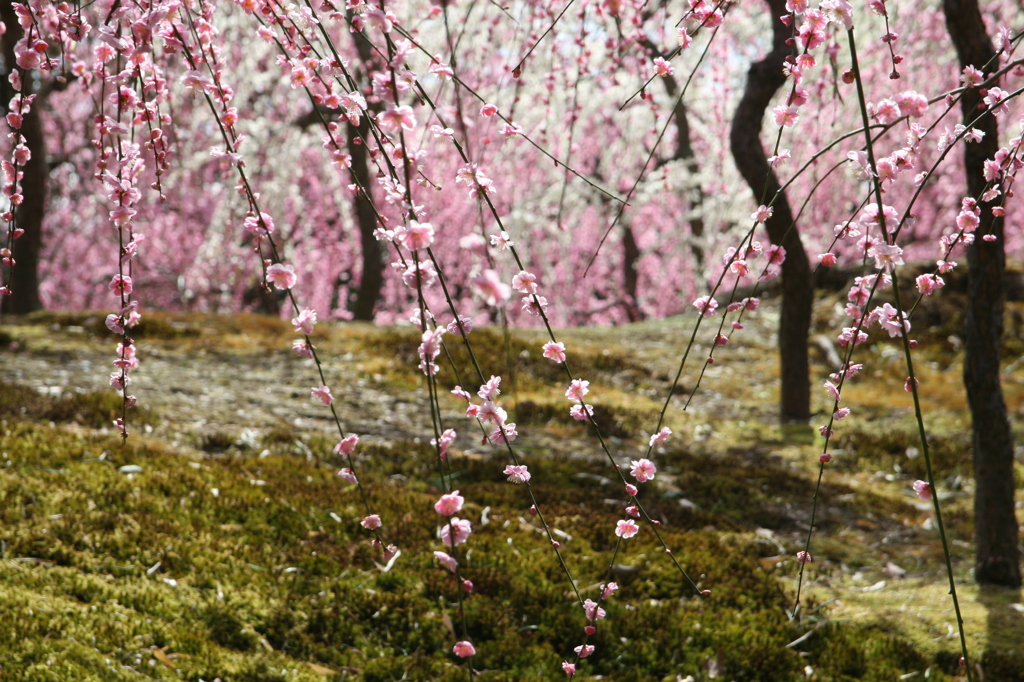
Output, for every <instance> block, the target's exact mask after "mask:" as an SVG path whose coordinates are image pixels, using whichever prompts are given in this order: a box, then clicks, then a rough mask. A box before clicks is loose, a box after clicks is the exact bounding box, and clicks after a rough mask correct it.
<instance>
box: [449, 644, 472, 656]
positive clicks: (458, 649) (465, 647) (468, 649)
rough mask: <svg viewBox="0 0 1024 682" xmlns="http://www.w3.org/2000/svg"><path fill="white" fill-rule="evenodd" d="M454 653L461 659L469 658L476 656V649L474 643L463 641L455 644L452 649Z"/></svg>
mask: <svg viewBox="0 0 1024 682" xmlns="http://www.w3.org/2000/svg"><path fill="white" fill-rule="evenodd" d="M452 652H453V653H454V654H455V655H456V656H458V657H459V658H469V657H470V656H475V655H476V648H475V647H474V646H473V643H472V642H466V641H462V642H456V643H455V646H453V647H452Z"/></svg>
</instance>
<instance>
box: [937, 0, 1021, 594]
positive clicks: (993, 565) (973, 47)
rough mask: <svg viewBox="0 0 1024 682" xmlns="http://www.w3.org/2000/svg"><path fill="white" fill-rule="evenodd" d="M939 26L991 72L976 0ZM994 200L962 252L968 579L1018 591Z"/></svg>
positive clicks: (955, 7) (970, 99)
mask: <svg viewBox="0 0 1024 682" xmlns="http://www.w3.org/2000/svg"><path fill="white" fill-rule="evenodd" d="M942 6H943V10H944V11H945V13H946V27H947V29H948V30H949V35H950V38H952V40H953V44H954V45H955V46H956V51H957V55H958V56H959V58H960V65H961V66H962V67H963V66H968V65H971V66H975V67H977V68H979V69H983V70H985V71H986V72H991V71H992V70H994V66H995V64H996V62H995V61H994V59H993V58H994V57H995V50H994V49H993V47H992V43H991V41H990V40H989V37H988V34H987V33H986V32H985V24H984V23H983V22H982V19H981V12H980V11H979V9H978V2H977V0H943V3H942ZM980 103H981V96H980V95H979V93H978V90H977V89H972V90H969V91H967V92H966V93H964V98H963V100H962V106H963V112H964V123H967V122H968V121H970V120H972V119H974V118H975V117H977V115H978V105H979V104H980ZM974 127H975V128H977V129H979V130H982V131H984V133H985V137H984V138H983V139H982V141H981V142H980V143H976V144H965V145H963V148H964V168H965V170H966V172H967V192H968V194H969V195H970V196H972V197H974V198H976V199H979V200H980V198H981V194H982V193H983V192H984V188H985V185H986V182H985V178H984V175H983V169H984V163H985V159H988V158H992V157H993V156H994V155H995V153H996V151H998V149H999V135H998V133H999V131H998V127H997V124H996V118H995V116H993V115H991V114H987V115H985V116H983V117H982V119H981V120H980V121H979V122H978V123H976V124H975V125H974ZM993 205H995V204H994V203H982V204H981V224H980V225H979V226H978V235H983V234H994V235H995V236H996V240H995V241H993V242H986V241H984V240H982V239H980V238H979V239H977V240H976V241H975V242H974V244H972V245H971V246H969V247H968V249H967V265H968V273H967V282H968V283H967V319H966V327H965V329H964V386H965V387H966V389H967V402H968V404H969V405H970V408H971V421H972V426H973V441H972V442H973V449H974V478H975V491H974V527H975V543H976V548H975V560H976V563H975V567H974V577H975V578H976V579H977V581H978V582H979V583H986V584H990V585H1003V586H1006V587H1020V586H1021V574H1020V556H1019V551H1018V548H1017V518H1016V515H1015V512H1014V501H1013V489H1014V485H1013V434H1012V432H1011V431H1010V420H1009V418H1008V416H1007V413H1006V402H1005V401H1004V400H1003V389H1002V386H1001V385H1000V383H999V356H1000V351H1001V349H1002V337H1003V303H1004V298H1005V294H1004V291H1003V276H1004V273H1005V270H1006V256H1005V254H1004V252H1003V220H1002V219H1000V218H995V217H994V216H993V215H992V206H993Z"/></svg>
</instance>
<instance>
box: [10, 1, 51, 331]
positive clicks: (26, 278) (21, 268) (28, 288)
mask: <svg viewBox="0 0 1024 682" xmlns="http://www.w3.org/2000/svg"><path fill="white" fill-rule="evenodd" d="M0 20H2V21H3V22H4V25H5V26H7V33H6V34H4V36H3V54H4V64H6V65H7V70H6V71H5V73H4V74H3V75H2V76H0V100H2V102H3V106H4V107H6V106H7V102H9V101H10V99H11V97H12V96H13V95H14V91H13V90H12V88H11V87H10V85H8V80H7V76H8V75H9V73H10V68H11V66H12V65H13V64H14V63H15V61H14V46H15V44H16V43H17V42H18V40H20V39H21V37H22V36H23V35H24V31H23V30H22V28H21V25H20V24H18V18H17V14H15V12H14V6H13V3H12V1H11V0H0ZM32 80H33V76H32V75H27V77H26V78H25V82H24V83H23V93H24V94H25V95H29V94H31V92H32ZM41 97H42V95H38V96H37V97H36V101H35V102H33V103H32V108H31V109H30V110H29V112H28V114H26V115H25V117H24V119H23V121H22V126H21V134H22V135H23V136H24V137H25V146H27V147H28V149H29V152H31V154H32V158H31V159H30V160H29V162H28V163H27V164H25V166H24V168H23V169H22V170H23V171H24V173H25V177H24V179H23V180H22V181H21V183H20V185H19V186H20V188H21V193H22V195H24V197H25V199H24V201H23V202H22V204H21V206H19V207H18V227H20V228H22V229H23V230H25V234H23V235H22V236H21V238H19V239H16V240H15V241H14V245H13V246H12V248H11V251H12V255H13V257H14V260H15V263H16V265H15V266H14V269H13V271H12V272H11V290H12V292H13V293H12V294H11V296H6V297H3V300H2V301H0V310H2V311H3V312H6V313H14V314H24V313H30V312H32V311H34V310H39V309H40V308H42V307H43V304H42V301H41V300H40V298H39V252H40V250H41V248H42V244H43V238H42V237H43V216H44V214H45V211H46V184H47V179H48V176H49V169H48V167H47V163H46V139H45V138H44V137H43V124H42V120H41V119H40V117H39V111H40V109H41V108H42V106H43V101H42V99H41ZM0 267H3V266H0Z"/></svg>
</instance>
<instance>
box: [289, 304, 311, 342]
mask: <svg viewBox="0 0 1024 682" xmlns="http://www.w3.org/2000/svg"><path fill="white" fill-rule="evenodd" d="M315 325H316V311H315V310H311V309H309V308H304V309H303V310H302V312H300V313H299V314H298V315H297V316H296V317H293V318H292V326H293V327H295V331H297V332H302V333H303V334H305V335H306V336H309V335H310V334H312V333H313V327H314V326H315Z"/></svg>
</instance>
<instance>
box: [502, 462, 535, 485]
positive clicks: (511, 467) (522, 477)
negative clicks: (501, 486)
mask: <svg viewBox="0 0 1024 682" xmlns="http://www.w3.org/2000/svg"><path fill="white" fill-rule="evenodd" d="M503 473H504V474H505V476H507V477H508V482H509V483H529V482H530V472H529V471H527V468H526V465H525V464H519V465H515V464H508V465H506V466H505V471H504V472H503Z"/></svg>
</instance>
